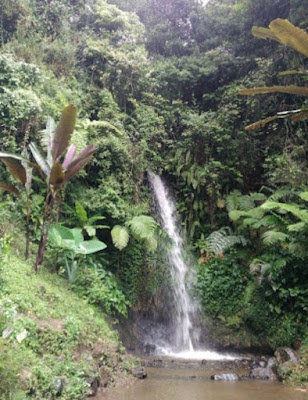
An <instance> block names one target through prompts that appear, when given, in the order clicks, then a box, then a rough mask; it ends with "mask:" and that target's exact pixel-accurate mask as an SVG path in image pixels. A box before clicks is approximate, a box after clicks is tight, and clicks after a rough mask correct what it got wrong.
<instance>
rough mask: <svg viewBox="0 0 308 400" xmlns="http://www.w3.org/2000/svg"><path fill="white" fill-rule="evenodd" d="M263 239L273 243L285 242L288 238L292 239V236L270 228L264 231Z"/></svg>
mask: <svg viewBox="0 0 308 400" xmlns="http://www.w3.org/2000/svg"><path fill="white" fill-rule="evenodd" d="M262 239H263V243H264V244H266V245H272V244H277V243H280V242H285V241H286V240H288V239H290V236H289V235H287V234H286V233H283V232H278V231H273V230H270V231H267V232H264V233H263V235H262Z"/></svg>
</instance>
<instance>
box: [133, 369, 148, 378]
mask: <svg viewBox="0 0 308 400" xmlns="http://www.w3.org/2000/svg"><path fill="white" fill-rule="evenodd" d="M133 375H134V376H135V377H136V378H138V379H145V378H146V377H147V372H146V370H145V368H144V367H137V368H135V369H134V370H133Z"/></svg>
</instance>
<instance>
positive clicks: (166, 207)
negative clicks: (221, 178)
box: [149, 172, 233, 360]
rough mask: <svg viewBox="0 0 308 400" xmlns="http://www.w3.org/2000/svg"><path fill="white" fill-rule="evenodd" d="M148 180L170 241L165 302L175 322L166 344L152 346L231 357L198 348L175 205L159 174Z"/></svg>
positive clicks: (193, 355)
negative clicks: (169, 279)
mask: <svg viewBox="0 0 308 400" xmlns="http://www.w3.org/2000/svg"><path fill="white" fill-rule="evenodd" d="M149 181H150V184H151V187H152V190H153V193H154V196H155V201H156V204H157V206H158V212H159V217H160V219H161V223H162V227H163V229H164V230H165V231H166V232H167V234H168V235H169V237H170V240H171V246H170V247H169V248H168V249H167V253H168V254H167V256H168V261H169V264H170V272H171V277H172V280H173V284H172V288H171V300H170V304H166V307H169V308H170V309H169V313H170V320H171V321H172V323H173V325H174V330H173V331H174V334H173V335H172V337H169V340H168V343H166V342H164V343H163V344H161V343H159V342H156V343H155V345H156V347H157V348H158V349H159V351H160V352H161V353H162V354H166V355H170V356H174V357H181V358H190V359H212V360H219V359H233V357H231V356H228V355H222V354H218V353H216V352H213V351H208V350H206V351H205V350H202V351H201V350H200V345H199V335H198V330H199V327H196V326H194V323H193V321H195V320H196V318H195V317H196V313H197V309H198V308H197V306H196V304H195V303H194V302H193V300H192V299H191V297H190V296H189V292H188V289H187V283H186V280H187V275H188V266H187V264H186V262H185V260H184V255H183V250H184V249H183V240H182V238H181V235H180V229H179V227H178V225H177V213H176V209H175V204H174V202H173V199H172V197H171V196H170V193H169V191H168V188H167V186H166V184H165V183H164V182H163V181H162V179H161V178H160V177H159V176H158V175H155V174H154V173H153V172H149ZM157 336H158V335H157ZM154 339H155V335H154Z"/></svg>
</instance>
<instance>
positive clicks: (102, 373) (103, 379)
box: [99, 367, 110, 387]
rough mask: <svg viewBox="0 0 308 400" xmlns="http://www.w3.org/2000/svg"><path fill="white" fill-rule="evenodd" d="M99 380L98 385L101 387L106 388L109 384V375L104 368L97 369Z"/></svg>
mask: <svg viewBox="0 0 308 400" xmlns="http://www.w3.org/2000/svg"><path fill="white" fill-rule="evenodd" d="M99 378H100V384H101V386H102V387H106V386H107V385H108V383H109V382H110V373H109V371H107V369H106V368H104V367H101V368H100V369H99Z"/></svg>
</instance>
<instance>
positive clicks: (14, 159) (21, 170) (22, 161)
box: [0, 149, 33, 259]
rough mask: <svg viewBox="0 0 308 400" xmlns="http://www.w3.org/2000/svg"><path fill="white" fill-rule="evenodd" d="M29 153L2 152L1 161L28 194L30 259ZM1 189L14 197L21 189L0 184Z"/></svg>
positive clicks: (27, 224)
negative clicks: (11, 153) (13, 153)
mask: <svg viewBox="0 0 308 400" xmlns="http://www.w3.org/2000/svg"><path fill="white" fill-rule="evenodd" d="M27 157H28V153H27V150H26V149H24V150H23V152H22V156H21V157H19V156H15V155H10V156H8V154H7V153H3V152H0V160H1V161H2V162H3V163H4V165H5V166H6V168H7V169H8V171H9V172H10V174H11V175H12V176H13V177H14V178H16V179H17V180H19V182H20V183H21V184H22V186H23V187H24V189H25V192H26V223H25V228H26V229H25V231H26V249H25V258H26V259H28V258H29V246H30V214H31V199H30V196H31V185H32V172H33V167H32V165H31V163H30V162H29V161H28V160H27ZM0 189H2V190H4V191H6V192H9V193H12V194H14V195H17V196H18V195H19V189H18V187H16V186H12V185H8V184H0Z"/></svg>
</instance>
